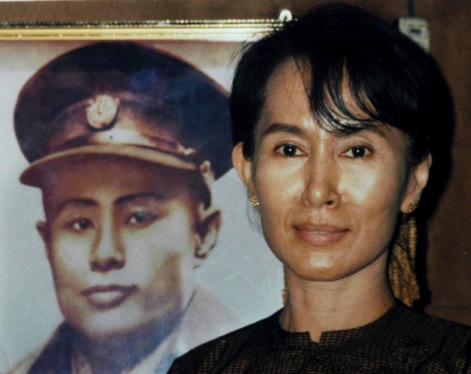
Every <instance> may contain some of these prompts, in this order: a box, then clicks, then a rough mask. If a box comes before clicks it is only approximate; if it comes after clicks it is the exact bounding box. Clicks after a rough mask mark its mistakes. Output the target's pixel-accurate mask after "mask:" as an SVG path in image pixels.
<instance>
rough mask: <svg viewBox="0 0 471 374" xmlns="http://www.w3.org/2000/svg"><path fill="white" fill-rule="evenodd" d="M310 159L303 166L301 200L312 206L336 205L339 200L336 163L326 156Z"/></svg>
mask: <svg viewBox="0 0 471 374" xmlns="http://www.w3.org/2000/svg"><path fill="white" fill-rule="evenodd" d="M310 161H311V162H308V163H307V164H306V166H305V168H306V170H305V184H304V188H303V191H302V194H301V200H302V202H303V203H304V204H306V205H309V206H312V207H314V208H321V207H323V206H328V207H332V208H333V207H335V206H337V205H338V203H339V202H340V194H339V192H338V179H339V178H338V172H339V171H338V168H337V165H336V164H335V162H333V161H332V160H329V159H328V158H326V157H323V158H317V159H315V160H310Z"/></svg>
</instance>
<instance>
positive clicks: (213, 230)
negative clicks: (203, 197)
mask: <svg viewBox="0 0 471 374" xmlns="http://www.w3.org/2000/svg"><path fill="white" fill-rule="evenodd" d="M220 227H221V212H220V211H219V210H216V211H212V212H211V213H210V214H208V215H207V216H206V217H204V218H203V219H202V221H201V222H200V223H199V224H198V236H199V242H198V243H197V246H196V248H195V253H194V257H195V268H197V267H200V266H201V264H202V263H203V261H204V260H205V259H206V258H207V257H208V255H209V253H210V252H211V250H212V249H213V248H214V246H215V245H216V242H217V239H218V236H219V228H220Z"/></svg>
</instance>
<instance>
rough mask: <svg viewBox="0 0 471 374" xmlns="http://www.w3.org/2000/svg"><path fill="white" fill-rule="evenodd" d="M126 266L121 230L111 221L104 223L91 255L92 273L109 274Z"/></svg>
mask: <svg viewBox="0 0 471 374" xmlns="http://www.w3.org/2000/svg"><path fill="white" fill-rule="evenodd" d="M124 264H125V251H124V246H123V244H122V242H121V236H120V233H119V229H117V228H116V227H114V225H113V223H112V222H111V220H108V221H105V222H103V223H102V225H101V227H100V229H99V230H98V237H97V240H96V243H95V245H94V248H92V251H91V254H90V268H91V270H92V271H99V272H107V271H111V270H117V269H120V268H122V267H123V266H124Z"/></svg>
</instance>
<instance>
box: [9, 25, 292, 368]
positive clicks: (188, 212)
mask: <svg viewBox="0 0 471 374" xmlns="http://www.w3.org/2000/svg"><path fill="white" fill-rule="evenodd" d="M173 33H174V35H173V36H172V39H170V40H165V37H166V36H160V35H159V34H158V33H157V34H158V36H159V37H160V39H161V40H145V41H143V40H140V41H139V40H133V41H130V40H125V41H123V40H111V41H110V40H106V41H103V40H100V41H96V40H82V41H77V40H67V41H64V40H52V41H51V40H48V41H2V42H0V54H1V55H2V56H8V59H2V61H1V62H0V63H1V67H0V75H1V78H0V81H1V82H2V87H1V88H0V96H1V100H0V101H1V103H2V108H3V109H2V111H1V116H2V120H1V123H2V126H3V127H2V138H1V149H2V152H3V154H4V155H5V156H6V157H5V158H4V160H3V161H2V174H1V178H2V181H1V183H0V188H1V193H0V199H1V200H2V201H1V203H0V210H1V212H0V217H1V220H2V229H1V231H0V236H1V240H2V242H3V243H8V246H6V247H4V248H3V250H2V253H1V254H0V266H1V271H0V273H1V274H2V280H1V285H0V294H1V299H2V303H1V306H0V308H1V312H0V316H1V323H0V326H1V327H0V344H1V345H0V347H2V350H1V355H0V356H1V362H2V370H4V371H2V372H5V370H8V369H12V368H13V367H15V365H17V363H18V362H20V366H19V367H18V368H19V369H21V368H22V367H31V366H32V365H38V367H41V365H51V364H52V365H54V366H53V367H54V368H55V369H54V370H56V371H55V372H62V369H60V368H59V367H57V366H55V365H69V362H68V361H67V360H72V365H80V362H82V361H84V360H87V361H88V360H93V358H95V359H96V357H103V355H105V353H104V352H107V353H106V354H110V352H108V351H107V350H110V349H112V354H113V356H114V357H117V356H118V357H120V360H119V365H122V367H119V368H115V370H118V371H120V370H123V369H126V368H127V367H133V368H134V369H133V370H137V371H136V372H150V371H152V370H157V372H162V373H164V372H166V371H167V369H168V368H169V366H170V364H171V362H172V361H173V359H174V358H175V357H177V356H179V355H181V354H183V353H185V352H186V351H188V350H189V349H190V348H193V347H195V346H197V345H198V344H200V343H203V342H205V341H208V340H210V339H212V338H215V337H217V336H220V335H222V334H223V333H227V332H229V331H231V330H234V329H235V328H238V327H241V326H243V325H246V324H247V323H250V322H254V321H256V320H257V319H260V318H262V317H264V316H266V315H268V314H269V313H271V312H272V311H273V310H276V309H277V308H279V307H280V306H281V305H282V304H281V301H282V290H283V281H282V267H281V265H280V264H279V263H278V262H277V261H276V259H275V257H274V256H273V255H272V254H271V252H270V251H269V250H267V249H266V248H265V246H266V245H265V243H264V242H263V238H262V235H261V232H260V229H259V225H257V216H256V215H254V214H252V215H251V214H250V212H249V204H248V198H247V194H246V192H245V188H244V187H243V185H242V184H241V182H240V181H239V180H238V177H237V176H236V174H235V172H234V170H233V169H232V163H231V152H232V137H231V128H230V119H229V107H228V95H229V90H230V81H231V77H232V74H233V68H234V64H235V62H236V59H237V51H238V50H239V49H240V48H242V47H243V42H242V40H239V39H237V38H234V37H232V39H234V40H230V38H227V39H228V40H226V41H221V40H208V38H207V37H206V36H205V37H204V38H206V39H205V40H197V39H195V40H184V39H183V40H180V39H178V31H173ZM192 33H193V35H195V31H192ZM175 35H176V36H175ZM192 38H193V39H194V38H195V36H192ZM218 38H219V39H220V38H221V32H220V31H219V33H218ZM241 237H243V238H244V241H243V245H241V243H240V241H239V238H241ZM83 336H85V337H86V340H87V344H85V343H84V342H83V341H82V340H81V339H82V337H83ZM88 340H91V342H90V341H88ZM105 340H108V341H113V344H112V348H110V347H109V344H108V345H105V344H101V342H103V341H105ZM81 344H83V347H82V346H81ZM92 346H93V352H95V357H89V356H88V352H89V351H88V350H87V349H91V347H92ZM58 355H61V356H63V358H62V359H58V358H57V357H58ZM48 360H49V361H51V362H48ZM64 360H66V361H67V362H66V361H64Z"/></svg>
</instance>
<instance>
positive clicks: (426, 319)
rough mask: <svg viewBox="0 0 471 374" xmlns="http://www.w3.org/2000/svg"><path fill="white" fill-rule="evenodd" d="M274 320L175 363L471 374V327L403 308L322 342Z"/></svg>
mask: <svg viewBox="0 0 471 374" xmlns="http://www.w3.org/2000/svg"><path fill="white" fill-rule="evenodd" d="M280 313H281V311H278V312H277V313H275V314H274V315H272V316H271V317H269V318H267V319H264V320H262V321H259V322H257V323H254V324H252V325H250V326H246V327H244V328H242V329H240V330H237V331H235V332H232V333H230V334H227V335H225V336H223V337H220V338H218V339H215V340H213V341H211V342H209V343H206V344H204V345H201V346H199V347H197V348H195V349H193V350H191V351H190V352H188V353H187V354H185V355H183V356H182V357H180V358H178V359H177V360H175V361H174V363H173V366H172V367H171V368H170V371H169V374H177V373H185V374H193V373H201V374H203V373H204V374H215V373H221V374H222V373H225V374H230V373H234V374H235V373H237V374H241V373H257V374H262V373H267V374H268V373H270V374H275V373H329V374H331V373H382V374H383V373H453V374H456V373H471V327H468V326H464V325H460V324H457V323H454V322H449V321H445V320H442V319H439V318H436V317H430V316H426V315H423V314H420V313H416V312H414V311H412V310H411V309H409V308H407V307H406V306H404V305H402V304H399V303H398V304H397V305H395V306H394V307H392V308H391V309H390V310H389V311H388V312H387V313H386V314H384V315H383V316H382V317H380V318H379V319H378V320H376V321H374V322H372V323H370V324H368V325H366V326H362V327H359V328H356V329H352V330H344V331H329V332H325V333H323V334H322V336H321V339H320V342H319V343H315V342H312V341H311V339H310V336H309V333H306V332H303V333H290V332H286V331H284V330H283V329H282V328H281V326H280V324H279V317H280Z"/></svg>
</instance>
